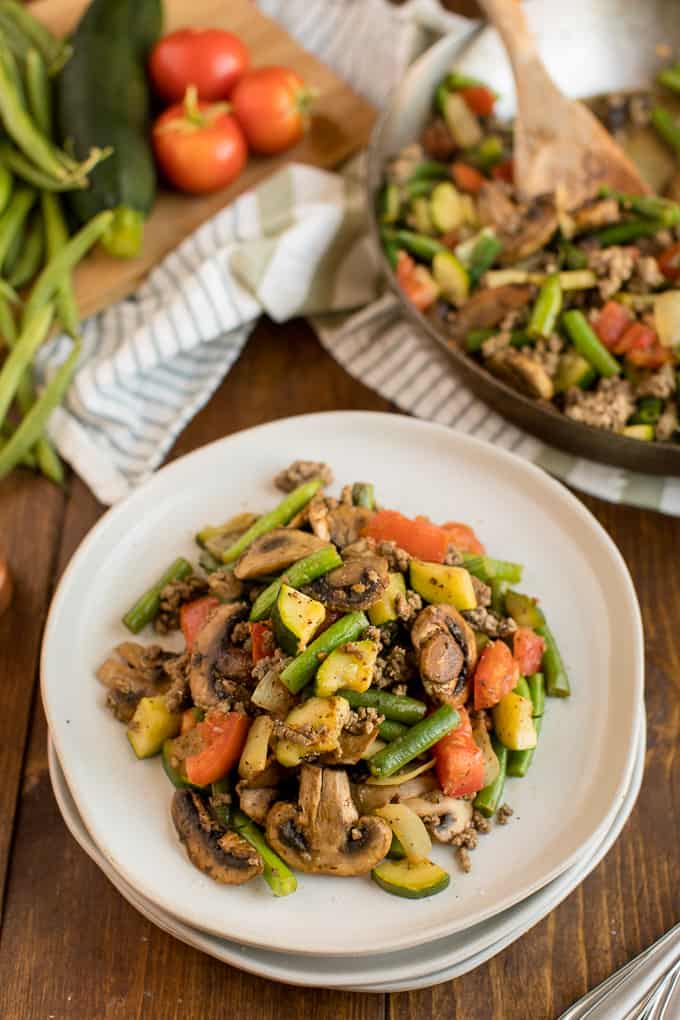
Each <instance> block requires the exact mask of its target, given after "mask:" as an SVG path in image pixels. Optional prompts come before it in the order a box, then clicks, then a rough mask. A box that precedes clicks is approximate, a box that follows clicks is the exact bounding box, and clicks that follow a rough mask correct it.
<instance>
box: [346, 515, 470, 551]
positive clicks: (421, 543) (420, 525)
mask: <svg viewBox="0 0 680 1020" xmlns="http://www.w3.org/2000/svg"><path fill="white" fill-rule="evenodd" d="M362 534H363V535H366V536H367V537H368V538H374V539H375V540H376V541H377V542H383V541H387V542H396V543H397V545H398V546H399V547H400V548H401V549H405V550H406V552H407V553H410V554H411V556H415V557H416V558H417V559H419V560H427V561H428V562H429V563H443V562H444V557H445V556H446V552H447V550H448V547H449V542H450V538H449V536H448V534H447V533H446V531H445V530H444V529H443V528H439V527H438V526H437V525H436V524H433V523H432V521H430V520H428V518H427V517H416V518H415V520H414V519H412V518H410V517H405V516H404V515H403V514H400V513H399V511H398V510H379V511H378V513H377V514H374V515H373V517H372V518H371V520H370V521H369V522H368V524H367V525H366V527H365V528H364V530H363V532H362Z"/></svg>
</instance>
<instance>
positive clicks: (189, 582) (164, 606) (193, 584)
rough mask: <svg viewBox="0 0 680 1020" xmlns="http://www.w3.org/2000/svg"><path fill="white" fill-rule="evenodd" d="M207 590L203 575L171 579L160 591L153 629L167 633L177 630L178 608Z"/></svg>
mask: <svg viewBox="0 0 680 1020" xmlns="http://www.w3.org/2000/svg"><path fill="white" fill-rule="evenodd" d="M207 590H208V582H207V581H206V579H205V578H204V577H198V576H197V575H196V574H190V575H189V577H187V578H185V580H184V581H171V582H170V584H166V586H165V588H163V591H162V592H161V605H160V609H159V610H158V615H157V616H156V619H155V620H154V622H153V627H154V630H155V631H156V632H157V633H158V634H167V633H168V631H171V630H177V628H178V627H179V610H180V607H181V606H183V605H184V603H185V602H191V601H192V599H197V598H199V596H201V595H205V593H206V592H207Z"/></svg>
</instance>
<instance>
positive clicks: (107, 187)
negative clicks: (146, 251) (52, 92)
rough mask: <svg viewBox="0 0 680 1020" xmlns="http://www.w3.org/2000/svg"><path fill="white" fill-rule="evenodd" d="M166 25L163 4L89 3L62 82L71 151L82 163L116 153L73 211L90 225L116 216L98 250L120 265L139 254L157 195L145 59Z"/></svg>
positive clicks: (64, 129)
mask: <svg viewBox="0 0 680 1020" xmlns="http://www.w3.org/2000/svg"><path fill="white" fill-rule="evenodd" d="M162 20H163V13H162V6H161V0H92V3H91V4H90V6H89V7H88V8H87V10H86V11H85V14H84V15H83V17H82V18H81V20H80V22H79V23H78V25H77V27H76V29H75V32H74V34H73V37H72V39H71V44H72V46H73V55H72V57H71V59H70V60H69V62H68V63H67V65H66V66H65V68H64V70H63V71H62V73H61V75H60V77H59V95H58V117H59V129H60V134H61V137H62V139H63V140H64V143H65V144H66V146H67V147H68V146H69V145H70V146H72V147H73V153H74V155H75V156H76V157H77V158H80V156H81V154H82V153H85V154H87V153H88V152H89V151H90V149H91V148H92V147H93V146H99V147H101V148H105V147H107V146H111V147H112V148H113V153H112V155H111V156H110V157H109V158H108V159H106V160H104V162H102V163H100V164H99V165H98V166H96V167H95V168H94V170H93V171H92V172H91V174H90V175H89V177H90V186H89V188H86V189H84V190H80V191H78V192H77V193H76V192H71V193H70V194H69V196H68V202H69V207H70V210H71V212H72V214H73V216H74V217H75V218H76V220H77V221H78V222H79V223H86V222H87V221H88V220H90V219H92V217H93V216H95V215H96V214H97V213H99V212H101V211H102V210H103V209H113V210H114V211H115V216H114V219H113V222H112V224H111V228H110V229H109V231H108V232H107V234H106V235H105V236H104V237H103V238H102V242H101V243H102V244H103V246H104V247H105V248H106V249H107V251H109V252H110V253H111V254H112V255H116V256H119V257H122V258H129V257H132V256H134V255H137V254H138V252H139V249H140V247H141V243H142V236H143V229H144V221H145V219H146V217H147V216H148V215H149V212H150V211H151V207H152V205H153V201H154V198H155V194H156V172H155V168H154V161H153V153H152V150H151V144H150V137H149V127H150V99H149V88H148V84H147V78H146V58H147V56H148V53H149V49H150V48H151V46H152V45H153V44H154V42H155V41H156V40H157V39H158V37H159V36H160V33H161V27H162Z"/></svg>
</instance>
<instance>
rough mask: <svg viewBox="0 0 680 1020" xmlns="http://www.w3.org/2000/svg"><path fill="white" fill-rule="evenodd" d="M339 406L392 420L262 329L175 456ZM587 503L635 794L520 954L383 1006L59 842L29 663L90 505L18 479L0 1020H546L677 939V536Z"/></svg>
mask: <svg viewBox="0 0 680 1020" xmlns="http://www.w3.org/2000/svg"><path fill="white" fill-rule="evenodd" d="M290 364H304V365H305V366H306V371H305V373H304V374H303V373H290V374H288V373H287V371H286V368H287V366H289V365H290ZM336 408H363V409H369V410H389V409H390V408H389V405H388V404H387V403H386V402H385V401H384V400H381V399H380V398H378V397H376V396H375V395H374V394H373V393H371V392H370V391H368V390H366V389H364V388H363V387H362V386H360V385H358V384H357V383H356V382H354V381H353V380H352V379H350V377H349V376H348V375H347V374H346V373H345V372H344V371H343V369H341V368H340V367H339V366H338V365H336V364H335V363H334V362H333V361H332V360H331V358H330V357H329V356H328V355H327V354H326V353H324V351H323V350H322V349H321V347H320V346H319V344H318V343H317V341H316V339H315V338H314V336H313V335H312V333H311V332H310V330H309V329H308V328H307V326H305V325H304V324H303V323H300V322H294V323H291V324H290V325H288V326H286V327H285V328H283V327H276V326H273V325H272V324H270V323H268V322H262V323H261V324H260V326H259V327H258V329H257V330H256V331H255V332H254V334H253V336H252V337H251V340H250V342H249V343H248V346H247V348H246V349H245V351H244V353H243V355H242V357H241V359H240V361H239V362H238V364H237V365H236V366H235V367H234V368H233V369H232V372H231V373H230V375H229V376H228V377H227V380H226V381H225V383H224V384H223V385H222V386H221V388H220V389H219V390H218V391H217V393H216V394H215V396H214V397H213V399H212V400H211V401H210V403H209V404H208V406H207V407H206V408H205V409H204V410H203V411H202V412H201V413H200V414H199V415H198V417H197V418H196V419H195V420H194V421H193V422H192V423H191V425H190V426H189V427H188V428H187V429H186V431H185V432H184V433H183V434H182V436H181V437H180V439H179V441H178V443H177V445H176V447H175V449H174V450H173V453H172V456H173V457H176V456H179V455H181V454H184V453H186V452H188V451H189V450H191V449H193V448H194V447H196V446H200V445H202V444H203V443H207V442H210V441H211V440H213V439H216V438H217V437H219V436H223V435H227V434H229V433H231V432H235V431H236V430H238V429H242V428H247V427H249V426H251V425H257V424H259V423H261V422H265V421H269V420H271V419H274V418H280V417H283V416H285V415H287V414H289V413H291V412H296V413H302V412H307V411H326V410H334V409H336ZM585 502H586V504H587V505H588V506H589V507H590V508H591V510H592V511H593V512H594V513H595V515H596V516H597V517H598V519H599V520H600V521H601V522H602V523H603V525H604V526H605V527H606V528H607V530H608V531H609V532H610V534H611V535H612V537H613V538H614V540H615V541H616V542H617V543H618V545H619V547H620V549H621V551H622V552H623V555H624V557H625V558H626V561H627V563H628V565H629V567H630V569H631V571H632V574H633V579H634V581H635V584H636V586H637V589H638V593H639V596H640V600H641V602H642V608H643V613H644V618H645V629H646V638H647V720H648V741H649V743H648V751H647V769H646V775H645V782H644V787H643V792H642V795H641V797H640V799H639V801H638V804H637V806H636V808H635V810H634V812H633V815H632V818H631V820H630V821H629V822H628V824H627V825H626V827H625V829H624V831H623V833H622V835H621V836H620V838H619V840H618V842H617V843H616V845H615V846H614V848H613V849H612V850H611V851H610V852H609V854H608V855H607V857H606V858H605V860H604V861H603V862H602V863H601V864H600V865H599V867H598V868H597V869H596V870H595V872H594V873H593V874H592V875H591V876H590V877H589V878H588V879H587V880H586V881H585V882H584V884H583V885H582V886H581V887H580V888H579V889H577V890H576V891H575V892H574V893H572V895H571V896H570V897H569V898H568V899H567V900H566V902H565V903H563V904H562V905H561V906H560V907H559V908H558V909H557V910H556V911H555V912H554V913H553V914H551V915H550V916H549V917H548V918H546V919H545V920H544V921H542V922H541V923H540V924H539V925H537V926H536V927H535V928H534V929H533V930H532V931H531V932H530V933H528V934H527V935H525V936H524V938H522V939H520V940H519V941H518V942H516V943H515V944H514V945H513V946H511V947H510V948H509V949H506V950H505V952H503V953H501V954H500V955H499V956H497V957H496V958H495V959H494V960H492V961H491V962H490V963H488V964H486V965H484V966H483V967H480V968H479V969H478V970H477V971H475V972H473V973H472V974H468V975H467V976H465V977H463V978H460V979H458V980H457V981H452V982H450V983H448V984H445V985H440V986H438V987H436V988H432V989H429V990H426V991H421V992H414V993H404V994H399V995H391V996H380V995H355V994H353V993H349V992H347V993H339V992H330V991H313V990H303V989H298V988H289V987H286V986H283V985H279V984H274V983H272V982H269V981H264V980H261V979H259V978H255V977H251V976H249V975H247V974H243V973H240V972H239V971H237V970H232V969H231V968H230V967H228V966H225V965H223V964H221V963H218V962H217V961H215V960H212V959H210V958H209V957H207V956H203V955H201V954H200V953H198V952H197V951H195V950H193V949H190V948H188V947H186V946H184V945H182V943H180V942H177V941H175V940H174V939H172V938H170V937H169V936H167V935H165V934H163V933H162V932H161V931H159V930H158V929H156V928H154V927H153V926H152V925H151V924H150V923H149V922H147V921H145V920H144V919H143V918H142V917H141V916H140V915H139V914H137V913H136V912H135V911H134V910H133V909H132V907H130V906H128V904H127V903H126V902H125V900H123V898H122V897H121V896H120V895H119V894H118V893H117V892H116V891H115V889H114V888H113V887H112V886H111V885H110V884H109V882H108V881H107V880H106V878H105V877H104V876H103V875H102V874H101V873H100V872H99V871H98V869H97V868H96V867H95V865H94V864H93V863H92V862H91V861H90V860H89V858H87V857H86V856H85V854H84V853H83V852H82V851H81V850H80V849H79V848H78V847H77V846H76V844H75V843H74V842H73V840H72V839H71V837H70V835H69V834H68V832H67V831H66V828H65V826H64V824H63V822H62V820H61V817H60V815H59V812H58V810H57V806H56V804H55V801H54V797H53V796H52V791H51V788H50V782H49V777H48V773H47V758H46V727H45V719H44V716H43V712H42V707H41V704H40V699H39V695H38V683H37V681H38V677H37V669H38V656H39V646H40V636H41V631H42V627H43V623H44V619H45V612H46V610H47V606H48V603H49V599H50V596H51V594H52V591H53V589H54V586H55V584H56V582H57V580H58V578H59V575H60V574H61V572H62V571H63V569H64V567H65V565H66V564H67V563H68V560H69V558H70V557H71V555H72V554H73V552H74V550H75V548H76V546H77V545H78V543H79V542H80V540H81V539H82V538H83V536H84V535H85V533H86V532H87V531H88V530H89V529H90V528H91V527H92V525H93V524H94V522H95V521H96V520H97V518H98V517H99V516H100V514H101V513H102V507H101V506H99V505H98V504H97V503H96V502H95V500H94V499H93V497H92V496H91V495H90V493H89V492H88V491H87V490H86V489H85V487H84V486H83V485H82V483H81V482H79V481H78V480H76V479H74V480H73V481H72V483H71V486H70V490H69V492H68V493H66V494H63V493H62V492H60V491H59V490H58V489H56V488H54V487H52V486H51V485H49V484H48V483H46V482H44V481H42V480H40V479H37V478H34V477H32V476H29V475H28V474H27V473H21V472H19V473H15V474H14V475H13V476H12V477H11V478H10V479H8V480H6V481H5V482H3V483H2V484H1V485H0V540H1V541H2V543H3V544H4V545H5V546H6V548H7V550H8V553H9V559H10V562H11V566H12V568H13V571H14V575H15V577H16V580H17V595H16V599H15V602H14V605H13V607H12V609H11V610H10V611H9V612H8V613H7V614H6V615H5V616H4V617H3V618H2V619H0V776H1V777H2V782H0V819H2V822H1V823H0V888H1V887H2V883H4V910H3V915H2V931H1V936H0V1017H2V1018H3V1020H133V1018H134V1020H175V1018H177V1020H179V1018H181V1020H221V1018H223V1017H224V1018H230V1020H231V1018H238V1020H255V1018H257V1020H269V1018H272V1020H274V1018H276V1020H282V1018H290V1020H298V1018H300V1020H302V1018H303V1017H308V1018H310V1020H311V1018H314V1020H382V1018H383V1017H385V1018H389V1020H429V1018H432V1020H434V1018H441V1020H443V1018H447V1020H449V1018H454V1017H455V1018H458V1020H552V1018H554V1017H556V1016H557V1015H558V1014H559V1013H560V1012H561V1011H562V1010H563V1009H565V1008H566V1007H567V1006H568V1005H569V1004H570V1003H571V1002H573V1001H574V1000H575V999H576V998H578V997H579V996H580V995H582V994H583V993H584V992H585V991H586V990H587V989H588V988H590V987H592V986H593V985H595V984H597V983H598V982H600V981H602V980H603V979H604V978H605V977H606V976H607V975H608V974H610V973H611V972H612V971H613V970H614V969H615V968H617V967H619V966H621V965H622V964H623V963H625V962H626V961H627V960H629V959H630V958H631V957H632V956H634V955H635V954H636V953H638V952H640V950H642V949H643V948H644V947H645V946H647V945H649V944H650V943H651V942H652V941H653V940H654V939H656V938H657V937H658V936H659V935H661V934H662V933H663V932H664V931H665V930H666V929H667V928H669V927H670V926H671V925H672V924H673V923H674V922H676V921H677V920H678V918H679V916H680V897H679V893H678V890H679V889H680V855H679V853H678V846H679V845H680V826H679V825H678V821H677V815H678V813H679V812H680V755H678V753H677V738H678V732H679V731H680V627H679V626H678V620H679V618H680V572H679V571H678V570H677V567H674V564H677V562H678V549H679V548H680V520H676V519H673V518H670V517H664V516H661V515H659V514H653V513H643V512H640V511H638V510H634V509H630V508H626V507H618V506H611V505H609V504H607V503H603V502H601V501H599V500H595V499H588V498H586V499H585ZM64 669H68V663H64ZM584 680H585V681H587V682H592V683H597V677H596V676H593V677H588V678H584ZM574 767H575V768H578V762H574ZM556 795H558V796H559V791H556Z"/></svg>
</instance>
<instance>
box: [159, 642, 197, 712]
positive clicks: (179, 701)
mask: <svg viewBox="0 0 680 1020" xmlns="http://www.w3.org/2000/svg"><path fill="white" fill-rule="evenodd" d="M188 665H189V653H188V652H183V653H182V655H178V656H176V657H175V658H173V659H169V660H168V661H167V662H166V663H165V672H166V673H167V675H168V677H169V679H170V687H169V688H168V690H167V691H166V693H165V704H166V705H167V707H168V711H169V712H179V711H180V709H182V708H186V707H187V706H188V704H189V701H190V700H191V698H190V692H189V677H188V675H187V666H188Z"/></svg>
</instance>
